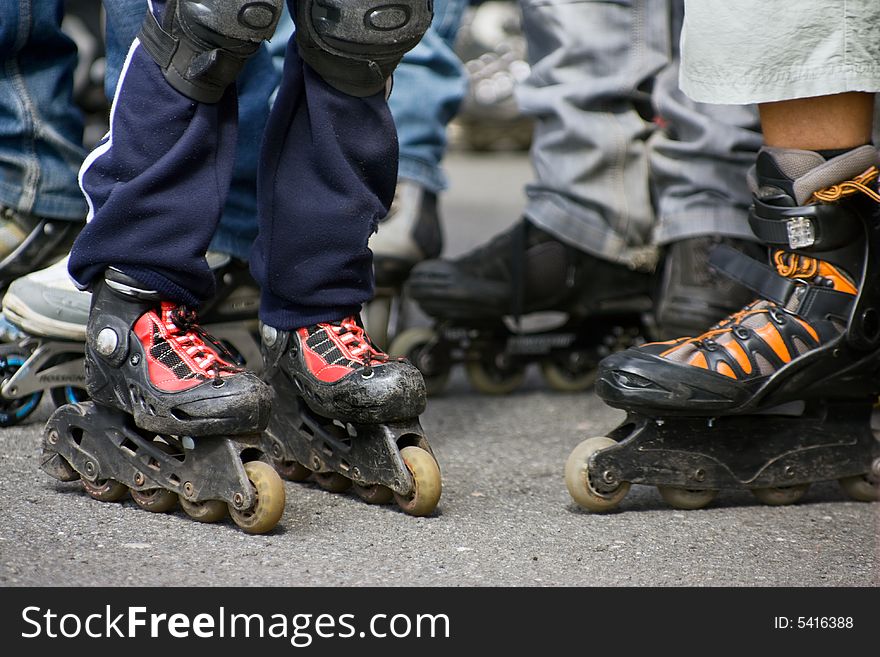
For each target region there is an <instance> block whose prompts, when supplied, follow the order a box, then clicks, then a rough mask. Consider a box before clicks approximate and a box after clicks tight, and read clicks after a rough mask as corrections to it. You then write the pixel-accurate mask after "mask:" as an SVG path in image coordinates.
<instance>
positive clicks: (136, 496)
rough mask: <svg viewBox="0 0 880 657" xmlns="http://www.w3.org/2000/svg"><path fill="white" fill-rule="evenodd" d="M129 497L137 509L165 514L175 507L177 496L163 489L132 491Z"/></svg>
mask: <svg viewBox="0 0 880 657" xmlns="http://www.w3.org/2000/svg"><path fill="white" fill-rule="evenodd" d="M131 497H132V499H133V500H134V501H135V503H136V504H137V505H138V506H139V507H141V508H142V509H144V510H145V511H150V512H151V513H165V512H166V511H171V509H173V508H174V507H175V506H176V505H177V494H176V493H172V492H171V491H170V490H165V489H164V488H153V489H151V490H134V489H132V491H131Z"/></svg>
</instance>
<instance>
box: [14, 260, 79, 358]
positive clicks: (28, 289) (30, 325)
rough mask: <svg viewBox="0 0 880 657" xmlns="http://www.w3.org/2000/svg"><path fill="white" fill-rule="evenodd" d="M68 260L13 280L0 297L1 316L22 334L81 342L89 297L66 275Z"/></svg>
mask: <svg viewBox="0 0 880 657" xmlns="http://www.w3.org/2000/svg"><path fill="white" fill-rule="evenodd" d="M68 257H69V256H65V257H64V258H63V259H61V260H59V261H58V262H56V263H55V264H54V265H51V266H50V267H47V268H46V269H41V270H39V271H35V272H32V273H30V274H28V275H27V276H22V277H21V278H17V279H15V280H14V281H12V283H11V284H10V286H9V289H8V290H7V291H6V296H4V297H3V314H4V315H5V316H6V319H8V320H9V321H10V322H12V323H13V324H15V325H16V326H17V327H19V328H20V329H21V330H23V331H24V332H25V333H28V334H30V335H38V336H42V337H51V338H62V339H66V340H77V341H80V342H85V339H86V324H87V323H88V319H89V305H90V303H91V298H92V295H91V294H90V293H88V292H84V291H82V290H79V289H77V287H76V286H75V285H74V284H73V281H72V280H71V278H70V275H69V274H68V273H67V260H68Z"/></svg>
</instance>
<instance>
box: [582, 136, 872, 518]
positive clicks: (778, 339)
mask: <svg viewBox="0 0 880 657" xmlns="http://www.w3.org/2000/svg"><path fill="white" fill-rule="evenodd" d="M876 162H877V152H876V150H875V149H874V148H873V147H872V146H863V147H861V148H858V149H855V150H852V151H850V152H848V153H845V154H843V155H840V156H838V157H835V158H833V159H830V160H828V161H825V159H824V158H823V157H822V156H821V155H819V154H818V153H814V152H811V151H794V150H782V149H770V148H766V149H764V150H762V151H761V153H759V155H758V160H757V164H756V167H755V171H754V176H753V189H754V205H753V208H752V211H751V216H750V224H751V226H752V229H753V231H754V233H755V235H756V236H757V237H758V238H759V239H761V240H762V241H763V242H765V243H766V244H768V245H769V246H770V248H771V262H772V263H773V267H772V268H771V267H768V266H766V265H764V264H761V263H758V262H756V261H753V260H751V259H749V258H748V257H747V256H744V255H743V254H741V253H739V252H737V251H734V250H732V249H730V248H728V247H721V248H719V249H717V250H716V251H715V252H714V253H713V255H712V258H711V261H712V264H713V265H714V266H715V267H717V268H718V269H719V270H721V271H725V272H727V273H728V274H729V275H730V276H731V277H732V278H733V279H734V280H736V281H739V282H740V283H742V284H744V285H746V286H748V287H749V288H751V289H752V290H753V291H754V292H756V293H757V296H758V298H757V299H756V300H755V301H753V302H752V303H750V304H748V305H747V306H746V307H745V308H743V309H742V310H740V311H739V312H737V313H734V314H733V315H731V316H730V317H728V318H726V319H724V320H723V321H721V322H720V323H718V324H716V325H715V326H713V327H712V328H711V329H709V330H708V331H707V332H706V333H703V334H702V335H700V336H698V337H689V338H681V339H678V340H670V341H668V342H660V343H653V344H646V345H642V346H640V347H637V348H632V349H628V350H626V351H624V352H621V353H618V354H613V355H611V356H609V357H608V358H606V359H605V360H604V361H603V362H602V364H601V366H600V373H599V380H598V382H597V384H596V392H597V393H598V394H599V396H600V397H601V398H602V399H604V400H605V401H606V402H607V403H608V404H610V405H611V406H614V407H616V408H622V409H624V410H626V411H628V416H627V418H626V420H625V421H624V423H623V424H622V425H620V426H619V427H618V428H617V429H615V430H614V431H613V432H611V434H610V435H609V437H607V438H606V437H601V438H591V439H589V440H587V441H585V442H584V443H582V444H581V445H580V446H579V447H578V448H576V449H575V450H574V452H572V454H571V456H570V457H569V460H568V463H567V464H566V482H567V484H568V488H569V491H570V492H571V494H572V496H573V497H574V499H575V500H576V501H577V502H578V503H579V504H581V505H583V506H585V507H586V508H588V509H591V510H596V511H600V510H605V509H609V508H612V507H614V506H615V505H616V504H617V503H618V502H619V501H620V499H621V498H622V497H623V496H624V495H625V494H626V492H627V490H628V489H629V486H630V484H631V483H642V484H653V485H656V486H658V487H659V488H660V492H661V494H662V496H663V497H664V499H666V501H667V502H669V503H670V504H672V505H673V506H676V507H679V508H699V507H702V506H705V505H706V504H708V503H709V502H710V501H711V500H712V499H713V497H714V496H715V494H716V492H717V490H718V489H720V488H739V489H743V488H745V489H749V490H751V491H752V492H753V493H754V494H755V496H756V497H758V499H760V500H762V501H764V502H766V503H769V504H785V503H791V502H794V501H796V500H798V499H799V498H800V497H801V496H802V495H803V494H804V493H805V491H806V490H807V488H808V486H809V484H810V483H811V482H813V481H823V480H830V479H838V480H839V481H840V483H841V484H842V486H843V487H844V489H845V490H846V492H847V493H848V494H849V495H850V496H852V497H854V498H855V499H861V500H873V499H877V497H878V492H877V487H876V485H875V484H876V481H877V477H880V443H878V441H877V440H876V439H875V438H874V435H873V433H872V431H871V427H870V419H871V414H872V410H873V403H874V400H875V399H876V398H877V394H878V392H880V377H878V370H880V279H878V275H880V233H878V231H877V225H878V217H877V203H878V202H880V194H878V193H877V176H878V170H877V167H876Z"/></svg>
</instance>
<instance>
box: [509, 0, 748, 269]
mask: <svg viewBox="0 0 880 657" xmlns="http://www.w3.org/2000/svg"><path fill="white" fill-rule="evenodd" d="M522 6H523V26H524V30H525V35H526V39H527V43H528V50H529V59H530V60H531V63H532V72H531V75H530V77H529V78H528V80H527V81H526V83H525V84H523V85H521V86H520V88H519V89H518V92H517V97H518V100H519V103H520V107H521V109H522V110H523V112H524V113H526V114H529V115H531V116H534V117H535V119H536V124H535V133H534V139H533V142H532V153H531V156H532V164H533V166H534V168H535V173H536V179H535V181H534V183H532V184H530V185H528V187H527V190H526V191H527V194H528V197H529V200H528V204H527V206H526V209H525V215H526V216H527V217H528V218H529V219H530V220H531V221H532V222H534V223H535V224H537V225H539V226H541V227H542V228H543V229H544V230H546V231H548V232H550V233H552V234H554V235H555V236H556V237H557V238H559V239H560V240H563V241H565V242H567V243H569V244H571V245H573V246H576V247H578V248H580V249H582V250H583V251H586V252H589V253H591V254H593V255H596V256H598V257H601V258H604V259H607V260H611V261H614V262H619V263H621V264H626V265H628V266H631V267H635V268H639V269H651V268H652V267H653V266H654V265H655V264H656V260H657V251H658V250H657V246H658V245H659V244H664V243H667V242H670V241H674V240H678V239H683V238H685V237H695V236H698V235H705V234H721V235H727V236H731V237H738V238H743V239H754V236H753V235H752V232H751V229H750V228H749V225H748V221H747V218H748V206H749V204H750V203H751V194H750V192H749V190H748V187H747V185H746V182H745V181H746V171H747V170H748V168H749V166H751V164H752V163H753V162H754V159H755V154H756V153H757V150H758V148H759V147H760V145H761V135H760V132H759V131H758V122H757V113H756V112H755V110H754V108H753V107H724V106H712V105H704V104H700V103H694V102H692V101H689V100H688V99H687V98H685V97H684V95H683V94H682V93H681V91H679V89H678V84H677V70H678V66H677V61H678V51H677V50H678V49H677V42H678V35H679V33H680V29H681V8H682V0H629V1H626V0H620V1H618V2H596V1H593V0H553V1H552V2H547V1H546V0H522Z"/></svg>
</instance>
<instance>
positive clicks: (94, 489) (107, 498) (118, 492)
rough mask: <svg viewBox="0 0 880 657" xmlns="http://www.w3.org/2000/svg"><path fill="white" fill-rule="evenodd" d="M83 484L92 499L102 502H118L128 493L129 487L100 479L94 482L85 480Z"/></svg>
mask: <svg viewBox="0 0 880 657" xmlns="http://www.w3.org/2000/svg"><path fill="white" fill-rule="evenodd" d="M82 484H83V488H85V490H86V492H87V493H88V494H89V495H90V496H91V497H94V498H95V499H96V500H100V501H101V502H118V501H119V500H121V499H122V498H123V497H125V493H126V492H127V491H128V486H126V485H125V484H120V483H119V482H118V481H114V480H113V479H98V480H96V481H94V482H92V481H89V480H88V479H83V480H82Z"/></svg>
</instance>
